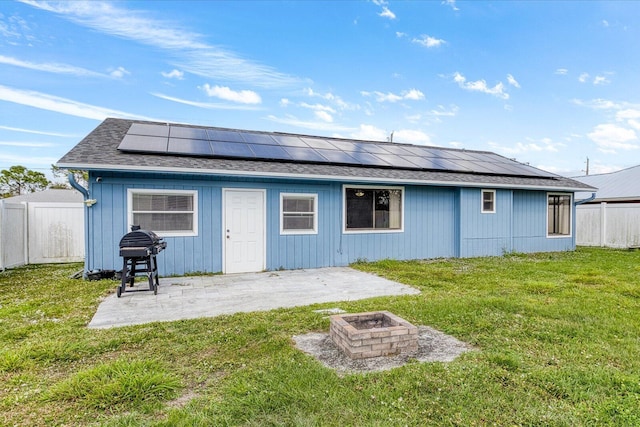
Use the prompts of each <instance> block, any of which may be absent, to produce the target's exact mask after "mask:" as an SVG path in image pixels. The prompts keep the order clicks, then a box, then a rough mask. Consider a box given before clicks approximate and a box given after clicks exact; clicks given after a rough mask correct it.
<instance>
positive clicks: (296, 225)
mask: <svg viewBox="0 0 640 427" xmlns="http://www.w3.org/2000/svg"><path fill="white" fill-rule="evenodd" d="M280 200H281V215H282V217H281V232H282V233H284V234H304V233H315V232H317V215H318V214H317V212H318V209H317V201H318V196H317V195H316V194H281V199H280Z"/></svg>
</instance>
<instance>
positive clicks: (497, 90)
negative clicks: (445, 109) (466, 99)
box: [453, 72, 509, 99]
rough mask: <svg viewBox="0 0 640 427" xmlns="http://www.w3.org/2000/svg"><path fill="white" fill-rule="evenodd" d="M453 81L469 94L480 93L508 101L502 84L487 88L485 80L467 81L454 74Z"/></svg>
mask: <svg viewBox="0 0 640 427" xmlns="http://www.w3.org/2000/svg"><path fill="white" fill-rule="evenodd" d="M453 81H454V82H456V83H458V86H460V87H461V88H462V89H465V90H468V91H471V92H481V93H486V94H489V95H493V96H496V97H498V98H502V99H509V94H508V93H506V92H505V90H504V83H502V82H499V83H497V84H496V85H495V86H494V87H489V86H487V82H486V81H485V80H476V81H469V82H468V81H467V79H466V77H464V76H463V75H462V74H460V73H458V72H456V73H455V74H454V76H453Z"/></svg>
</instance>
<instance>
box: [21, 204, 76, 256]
mask: <svg viewBox="0 0 640 427" xmlns="http://www.w3.org/2000/svg"><path fill="white" fill-rule="evenodd" d="M28 206H29V259H28V263H30V264H41V263H56V262H76V261H82V260H84V205H83V204H82V203H35V202H31V203H29V204H28Z"/></svg>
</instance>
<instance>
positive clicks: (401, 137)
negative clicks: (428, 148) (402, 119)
mask: <svg viewBox="0 0 640 427" xmlns="http://www.w3.org/2000/svg"><path fill="white" fill-rule="evenodd" d="M393 141H394V142H400V143H403V144H418V145H429V144H431V138H430V137H429V135H427V134H426V133H424V132H422V131H420V130H410V129H401V130H397V131H395V132H393Z"/></svg>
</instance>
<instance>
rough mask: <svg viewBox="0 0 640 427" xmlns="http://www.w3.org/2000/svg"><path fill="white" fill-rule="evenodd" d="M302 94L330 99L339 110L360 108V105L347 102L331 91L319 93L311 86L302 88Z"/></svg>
mask: <svg viewBox="0 0 640 427" xmlns="http://www.w3.org/2000/svg"><path fill="white" fill-rule="evenodd" d="M304 94H305V95H307V96H309V97H311V98H321V99H324V100H327V101H330V102H331V103H332V104H334V105H335V106H336V108H338V109H340V110H358V109H360V107H359V106H358V105H355V104H349V103H347V102H345V101H344V100H343V99H342V98H341V97H339V96H338V95H334V94H333V93H331V92H327V93H319V92H315V91H314V90H313V89H311V88H306V89H305V90H304Z"/></svg>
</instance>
